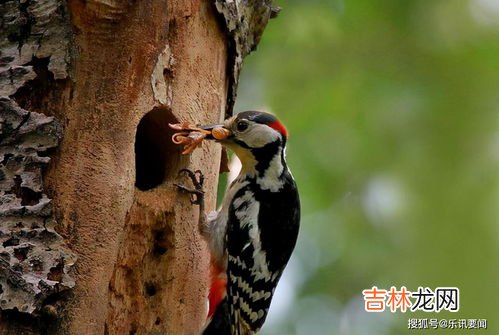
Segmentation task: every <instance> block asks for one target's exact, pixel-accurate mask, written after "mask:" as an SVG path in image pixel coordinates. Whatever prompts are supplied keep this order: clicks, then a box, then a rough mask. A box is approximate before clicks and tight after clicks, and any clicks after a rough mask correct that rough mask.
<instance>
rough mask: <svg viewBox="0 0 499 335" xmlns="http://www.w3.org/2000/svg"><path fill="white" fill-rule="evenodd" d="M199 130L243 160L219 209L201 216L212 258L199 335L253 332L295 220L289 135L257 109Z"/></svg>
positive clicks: (292, 240) (285, 257) (286, 254)
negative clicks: (221, 133) (205, 320)
mask: <svg viewBox="0 0 499 335" xmlns="http://www.w3.org/2000/svg"><path fill="white" fill-rule="evenodd" d="M200 128H202V129H205V130H211V131H213V130H216V129H217V128H221V129H223V130H224V131H225V132H227V133H228V134H230V135H228V136H227V137H226V138H224V139H218V140H217V141H218V142H220V143H221V144H222V145H224V146H225V147H227V148H229V149H231V150H232V151H234V153H235V154H236V155H237V156H238V158H239V159H240V161H241V165H242V167H241V171H240V173H239V176H238V177H237V178H236V179H235V180H234V181H233V182H232V183H231V184H230V186H229V188H228V189H227V191H226V193H225V195H224V198H223V201H222V205H221V208H220V209H219V210H218V211H217V212H212V213H210V214H209V215H208V216H207V217H206V219H205V220H201V221H200V231H201V234H202V236H203V237H204V239H205V240H206V242H207V244H208V246H209V250H210V255H211V284H210V292H209V304H210V306H209V312H208V322H209V323H208V324H207V326H206V328H205V329H204V331H203V333H202V334H203V335H252V334H256V333H257V332H258V331H259V330H260V329H261V327H262V325H263V323H264V322H265V319H266V317H267V314H268V311H269V307H270V303H271V301H272V297H273V294H274V291H275V289H276V286H277V283H278V281H279V279H280V277H281V275H282V273H283V270H284V268H285V266H286V264H287V263H288V261H289V258H290V256H291V253H292V252H293V249H294V247H295V244H296V239H297V237H298V230H299V225H300V200H299V196H298V189H297V186H296V183H295V181H294V179H293V176H292V174H291V172H290V170H289V168H288V165H287V163H286V141H287V138H288V133H287V131H286V128H285V127H284V126H283V125H282V123H281V122H280V121H279V120H278V119H277V118H276V117H275V116H274V115H273V114H269V113H264V112H256V111H248V112H241V113H239V114H236V115H235V116H233V117H231V118H229V119H227V120H225V121H224V123H223V124H220V125H207V126H200ZM207 139H215V138H213V137H212V136H208V137H207ZM193 177H194V174H192V173H191V178H193ZM194 180H195V178H193V181H194ZM197 184H198V185H197V188H198V190H199V181H198V183H197ZM198 195H199V196H201V195H202V192H198ZM201 208H204V206H203V207H201ZM201 208H200V209H201Z"/></svg>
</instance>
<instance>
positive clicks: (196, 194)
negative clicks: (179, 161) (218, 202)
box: [174, 169, 204, 205]
mask: <svg viewBox="0 0 499 335" xmlns="http://www.w3.org/2000/svg"><path fill="white" fill-rule="evenodd" d="M178 174H179V175H182V174H185V175H187V176H188V177H189V178H190V179H191V182H192V185H194V188H190V187H187V186H185V185H182V184H178V183H174V185H175V186H177V187H178V188H179V189H180V190H182V191H184V192H187V193H190V194H191V203H192V204H195V205H201V204H202V202H203V201H204V191H203V185H204V175H203V173H202V172H201V171H200V170H196V171H194V172H193V171H191V170H188V169H182V170H180V171H179V173H178Z"/></svg>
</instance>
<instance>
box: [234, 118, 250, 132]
mask: <svg viewBox="0 0 499 335" xmlns="http://www.w3.org/2000/svg"><path fill="white" fill-rule="evenodd" d="M236 129H237V131H239V132H241V131H245V130H246V129H248V122H247V121H243V120H242V121H239V122H238V123H237V125H236Z"/></svg>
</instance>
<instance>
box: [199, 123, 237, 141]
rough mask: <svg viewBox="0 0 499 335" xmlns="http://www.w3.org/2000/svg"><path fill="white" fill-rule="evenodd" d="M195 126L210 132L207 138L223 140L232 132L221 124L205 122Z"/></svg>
mask: <svg viewBox="0 0 499 335" xmlns="http://www.w3.org/2000/svg"><path fill="white" fill-rule="evenodd" d="M197 127H198V128H200V129H203V130H207V131H210V132H211V134H209V135H207V136H206V139H207V140H217V141H223V140H226V139H228V138H229V137H230V136H231V135H232V132H231V131H230V130H229V129H227V128H225V126H224V125H223V124H207V125H201V126H197Z"/></svg>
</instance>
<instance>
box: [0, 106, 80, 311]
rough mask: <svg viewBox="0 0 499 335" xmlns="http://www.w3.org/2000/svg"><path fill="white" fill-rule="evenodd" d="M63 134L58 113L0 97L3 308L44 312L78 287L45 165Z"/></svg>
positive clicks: (0, 288) (0, 280)
mask: <svg viewBox="0 0 499 335" xmlns="http://www.w3.org/2000/svg"><path fill="white" fill-rule="evenodd" d="M61 135H62V132H61V128H60V126H59V125H58V123H57V122H56V121H55V119H54V118H53V117H47V116H45V115H43V114H39V113H34V112H28V111H26V110H24V109H22V108H20V107H19V106H18V105H17V104H16V103H15V102H14V101H12V100H10V99H9V98H6V97H1V98H0V309H1V310H8V309H17V310H18V311H21V312H25V313H33V312H34V311H37V310H38V311H39V310H40V308H41V307H42V306H43V303H44V301H45V300H46V299H47V298H48V297H49V296H50V295H52V294H54V293H58V292H61V291H63V290H65V289H68V288H71V287H73V286H74V284H75V283H74V280H73V278H72V277H71V276H70V275H69V274H70V271H71V267H72V266H73V264H74V261H75V258H76V257H75V256H74V254H73V253H72V252H71V251H70V250H69V249H68V248H67V247H66V246H65V245H64V242H63V238H62V236H60V235H59V234H58V233H57V232H55V231H54V229H53V228H52V226H53V224H54V221H53V218H52V207H51V201H50V199H49V197H48V196H47V194H45V193H44V189H43V185H42V169H43V167H44V166H45V165H46V164H47V163H48V162H49V160H50V158H49V157H47V156H46V153H47V151H48V150H50V149H52V148H55V147H56V146H57V144H58V143H59V140H60V138H61Z"/></svg>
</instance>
